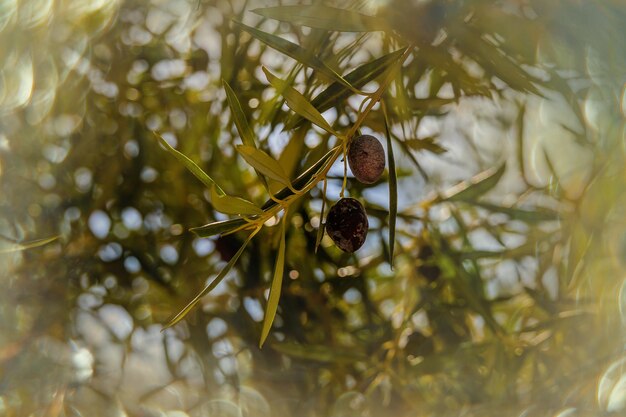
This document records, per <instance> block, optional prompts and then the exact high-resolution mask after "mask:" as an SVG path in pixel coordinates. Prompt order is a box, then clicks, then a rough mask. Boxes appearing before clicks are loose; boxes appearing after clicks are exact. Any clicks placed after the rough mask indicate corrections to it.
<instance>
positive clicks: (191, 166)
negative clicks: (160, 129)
mask: <svg viewBox="0 0 626 417" xmlns="http://www.w3.org/2000/svg"><path fill="white" fill-rule="evenodd" d="M153 133H154V134H155V135H156V137H157V139H158V140H159V143H161V145H162V146H163V147H164V148H165V150H166V151H168V152H169V153H170V155H172V156H173V157H174V158H176V159H177V160H178V161H179V162H181V163H182V164H183V165H184V166H185V168H187V169H188V170H189V172H191V173H192V174H193V175H195V176H196V178H198V179H199V180H200V181H202V183H203V184H204V185H206V187H207V188H208V189H211V188H212V187H213V186H215V187H217V191H218V193H220V194H226V193H225V192H224V190H222V188H221V187H220V186H219V185H218V184H217V183H216V182H215V181H214V180H213V178H211V177H210V176H209V175H208V174H207V173H206V172H204V171H203V170H202V169H201V168H200V167H199V166H198V165H197V164H196V163H195V162H193V161H192V160H191V159H189V158H188V157H187V156H185V155H184V154H183V153H181V152H179V151H177V150H176V149H174V148H173V147H172V146H171V145H170V144H169V143H167V141H166V140H165V139H164V138H163V136H161V135H160V134H158V133H157V132H153Z"/></svg>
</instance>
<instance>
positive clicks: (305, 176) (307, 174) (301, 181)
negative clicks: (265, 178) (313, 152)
mask: <svg viewBox="0 0 626 417" xmlns="http://www.w3.org/2000/svg"><path fill="white" fill-rule="evenodd" d="M338 149H339V148H333V149H331V150H330V151H328V152H327V153H326V154H325V155H324V156H322V157H321V158H320V159H319V160H318V161H317V162H316V163H315V164H313V165H311V167H309V168H308V169H307V170H306V171H304V172H303V173H302V174H300V175H298V177H297V178H296V179H295V180H294V181H293V188H295V189H296V190H301V189H303V188H304V187H305V186H306V185H307V184H308V183H309V181H311V180H312V179H313V178H314V177H315V176H316V175H317V174H318V173H319V172H321V171H322V170H323V169H324V168H325V167H326V164H327V163H328V162H329V161H331V160H332V157H333V155H335V153H336V152H337V151H338ZM292 194H293V191H292V190H291V189H289V188H288V187H285V188H283V189H282V190H280V191H279V192H277V193H276V195H275V196H274V197H275V198H277V199H279V200H284V199H285V198H287V197H289V196H290V195H292ZM276 204H277V203H276V202H275V201H274V200H271V199H270V200H267V201H266V202H265V204H263V206H262V207H261V208H262V209H263V210H267V209H269V208H271V207H273V206H275V205H276Z"/></svg>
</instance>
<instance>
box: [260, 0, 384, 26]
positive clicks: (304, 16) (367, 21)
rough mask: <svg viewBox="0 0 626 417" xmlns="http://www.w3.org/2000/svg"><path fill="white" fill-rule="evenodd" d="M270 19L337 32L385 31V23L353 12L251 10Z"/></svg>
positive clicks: (318, 8)
mask: <svg viewBox="0 0 626 417" xmlns="http://www.w3.org/2000/svg"><path fill="white" fill-rule="evenodd" d="M252 11H253V12H254V13H256V14H259V15H261V16H264V17H268V18H270V19H276V20H280V21H281V22H287V23H291V24H293V25H297V26H308V27H311V28H315V29H325V30H332V31H338V32H369V31H379V30H385V29H387V27H388V25H387V24H386V22H385V21H384V20H383V19H381V18H378V17H375V16H368V15H365V14H361V13H358V12H356V11H353V10H346V9H338V8H335V7H328V6H322V5H319V4H316V5H313V6H275V7H267V8H263V9H255V10H252Z"/></svg>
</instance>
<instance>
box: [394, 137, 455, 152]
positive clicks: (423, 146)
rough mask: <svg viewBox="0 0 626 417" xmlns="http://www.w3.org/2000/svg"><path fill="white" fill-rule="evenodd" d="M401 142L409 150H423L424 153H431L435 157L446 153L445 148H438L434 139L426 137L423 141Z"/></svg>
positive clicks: (410, 140)
mask: <svg viewBox="0 0 626 417" xmlns="http://www.w3.org/2000/svg"><path fill="white" fill-rule="evenodd" d="M403 142H404V143H405V144H406V146H408V147H409V148H411V149H414V150H417V151H422V150H424V151H429V152H432V153H434V154H437V155H439V154H442V153H445V152H448V150H447V149H446V148H444V147H442V146H440V145H439V144H437V143H436V142H435V138H434V137H428V138H424V139H407V140H405V141H403Z"/></svg>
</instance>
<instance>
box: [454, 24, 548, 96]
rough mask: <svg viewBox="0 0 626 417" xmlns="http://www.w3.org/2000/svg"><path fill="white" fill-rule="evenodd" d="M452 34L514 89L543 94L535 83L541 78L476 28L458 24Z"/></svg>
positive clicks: (463, 46)
mask: <svg viewBox="0 0 626 417" xmlns="http://www.w3.org/2000/svg"><path fill="white" fill-rule="evenodd" d="M451 35H452V36H453V37H454V38H455V39H456V40H457V42H458V43H459V44H460V46H461V50H462V51H463V53H465V54H467V55H468V56H470V57H472V58H473V59H474V60H476V62H478V64H479V65H480V66H481V67H483V69H484V70H485V71H486V72H487V73H488V74H490V75H492V76H496V77H498V78H500V79H501V80H502V81H504V82H505V83H507V84H508V85H509V87H511V88H513V89H516V90H519V91H524V92H530V93H533V94H536V95H538V96H541V93H540V92H539V90H538V89H537V87H535V85H534V84H533V83H538V82H539V80H538V79H536V78H535V77H532V76H531V75H530V74H528V73H527V72H526V71H524V70H523V69H522V67H521V66H520V65H518V64H517V63H514V62H513V61H511V59H509V57H508V56H506V55H503V54H502V52H500V51H499V50H498V48H497V47H496V46H495V45H492V44H491V43H489V42H487V41H485V40H484V39H483V38H482V37H481V34H480V33H477V32H476V30H475V29H473V28H471V27H469V26H468V25H456V26H454V27H453V28H451Z"/></svg>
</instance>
